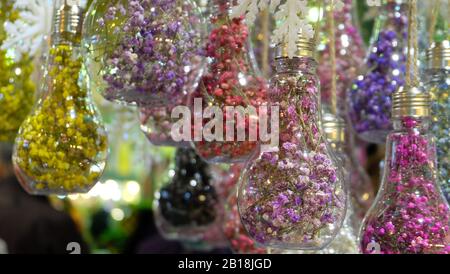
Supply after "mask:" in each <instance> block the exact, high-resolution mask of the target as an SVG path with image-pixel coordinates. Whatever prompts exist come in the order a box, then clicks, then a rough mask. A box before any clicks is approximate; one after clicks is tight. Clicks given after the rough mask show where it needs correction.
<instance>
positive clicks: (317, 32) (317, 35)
mask: <svg viewBox="0 0 450 274" xmlns="http://www.w3.org/2000/svg"><path fill="white" fill-rule="evenodd" d="M324 1H325V0H322V1H318V3H319V6H318V11H317V12H318V15H317V21H316V26H315V30H314V38H313V39H314V43H315V44H316V45H318V44H319V39H320V23H321V22H322V20H321V19H322V18H321V14H322V7H323V6H324ZM316 52H317V51H316Z"/></svg>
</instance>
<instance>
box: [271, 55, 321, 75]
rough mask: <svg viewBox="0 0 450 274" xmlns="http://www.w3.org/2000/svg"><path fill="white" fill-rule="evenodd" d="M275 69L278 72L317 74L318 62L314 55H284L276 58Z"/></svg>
mask: <svg viewBox="0 0 450 274" xmlns="http://www.w3.org/2000/svg"><path fill="white" fill-rule="evenodd" d="M275 70H276V72H277V73H297V72H301V73H304V74H316V73H317V62H316V60H315V59H314V58H312V57H294V58H292V59H289V58H288V57H282V58H277V59H275Z"/></svg>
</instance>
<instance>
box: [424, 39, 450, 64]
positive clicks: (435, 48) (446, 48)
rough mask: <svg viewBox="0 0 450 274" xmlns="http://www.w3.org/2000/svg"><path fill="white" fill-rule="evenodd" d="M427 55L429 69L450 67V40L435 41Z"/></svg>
mask: <svg viewBox="0 0 450 274" xmlns="http://www.w3.org/2000/svg"><path fill="white" fill-rule="evenodd" d="M427 57H428V68H429V69H450V41H448V40H444V41H442V42H436V43H433V44H432V45H431V47H430V48H429V49H428V52H427Z"/></svg>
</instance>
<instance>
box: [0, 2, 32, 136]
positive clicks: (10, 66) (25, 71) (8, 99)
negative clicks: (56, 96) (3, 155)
mask: <svg viewBox="0 0 450 274" xmlns="http://www.w3.org/2000/svg"><path fill="white" fill-rule="evenodd" d="M14 2H15V1H11V0H1V1H0V11H1V12H0V46H1V45H2V44H3V42H4V41H5V40H6V38H7V37H6V36H7V33H6V32H5V31H6V30H5V22H6V21H9V22H14V21H15V20H17V19H18V14H17V12H16V10H15V8H14ZM17 57H18V53H17V52H16V50H15V49H14V48H10V49H7V50H6V49H1V50H0V71H1V73H0V142H13V141H14V138H15V137H16V134H17V132H18V131H19V127H20V125H21V124H22V122H23V121H24V120H25V118H26V116H27V115H28V114H29V112H30V111H31V108H32V106H33V103H34V92H35V85H34V83H33V79H32V74H33V68H34V65H33V59H32V58H30V57H29V56H27V55H24V56H21V57H20V58H17Z"/></svg>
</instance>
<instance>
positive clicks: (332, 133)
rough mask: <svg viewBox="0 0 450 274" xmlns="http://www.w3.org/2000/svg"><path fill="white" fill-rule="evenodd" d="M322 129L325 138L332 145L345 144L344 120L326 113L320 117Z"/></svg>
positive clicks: (345, 126)
mask: <svg viewBox="0 0 450 274" xmlns="http://www.w3.org/2000/svg"><path fill="white" fill-rule="evenodd" d="M322 128H323V131H324V133H325V137H326V138H327V140H328V142H329V143H331V144H332V145H333V144H335V145H336V144H343V143H345V142H346V130H347V124H346V122H345V120H344V119H342V118H340V117H337V116H336V115H333V114H329V113H327V114H325V115H323V117H322Z"/></svg>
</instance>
